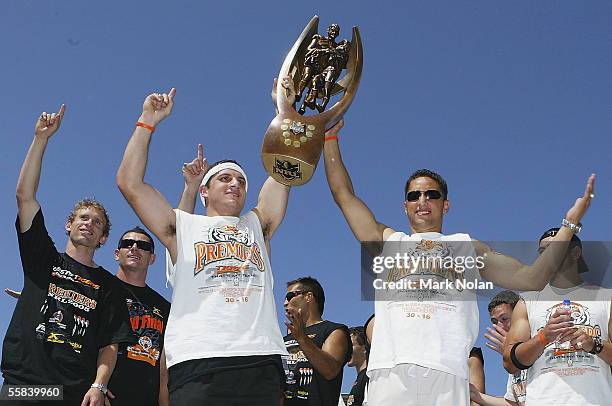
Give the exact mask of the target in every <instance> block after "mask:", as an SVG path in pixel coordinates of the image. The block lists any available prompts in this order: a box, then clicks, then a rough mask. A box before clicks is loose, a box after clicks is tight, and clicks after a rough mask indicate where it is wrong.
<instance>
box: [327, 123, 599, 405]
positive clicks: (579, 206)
mask: <svg viewBox="0 0 612 406" xmlns="http://www.w3.org/2000/svg"><path fill="white" fill-rule="evenodd" d="M342 126H343V121H340V122H339V123H338V124H336V125H335V126H334V127H333V128H331V129H330V130H328V131H327V133H326V137H325V140H326V141H325V145H324V160H325V173H326V176H327V181H328V184H329V187H330V190H331V192H332V196H333V198H334V200H335V202H336V203H337V205H338V206H339V208H340V210H341V212H342V214H343V215H344V217H345V219H346V221H347V222H348V224H349V227H350V229H351V231H352V232H353V234H354V235H355V237H356V238H357V240H359V241H360V242H362V243H367V244H368V248H370V250H371V251H375V252H373V255H375V256H377V258H379V259H383V260H384V261H386V260H387V259H391V262H392V263H394V259H393V258H394V257H395V254H397V255H399V256H402V255H403V256H404V258H409V259H411V261H410V262H409V263H406V264H401V265H400V264H396V265H395V266H393V267H383V269H382V270H381V273H380V274H378V275H376V280H377V281H379V282H380V281H385V282H393V283H394V285H395V284H397V285H400V286H402V285H403V286H408V287H409V288H408V289H403V290H402V289H391V288H388V289H385V288H384V287H381V286H384V285H382V284H379V285H376V286H379V288H376V286H374V288H375V295H376V301H375V303H374V306H375V314H376V330H375V334H374V338H373V342H372V350H371V353H370V359H369V362H368V375H369V376H370V383H369V387H368V403H370V404H373V405H376V406H387V405H390V406H396V405H398V404H402V405H421V404H453V405H459V406H463V405H468V404H469V386H468V366H467V362H466V360H467V358H468V354H469V351H470V349H471V348H472V347H473V344H474V342H475V340H476V337H477V335H478V307H477V304H476V293H475V289H473V288H472V289H469V288H468V289H464V288H460V287H459V286H456V285H454V282H455V281H457V280H461V281H464V282H465V281H466V280H470V281H478V279H479V278H480V277H482V278H484V279H486V280H487V281H489V282H492V283H494V284H496V285H498V286H501V287H505V288H508V289H517V290H528V289H542V288H543V287H544V286H545V285H546V283H547V282H548V280H549V279H550V277H551V275H552V274H553V271H554V270H555V269H556V267H557V265H558V264H559V263H560V262H561V260H562V257H563V255H564V253H565V251H566V250H567V242H568V241H569V240H570V238H571V236H572V235H573V233H574V231H575V230H577V229H578V228H579V222H580V220H581V219H582V217H583V216H584V214H585V212H586V210H587V208H588V206H589V203H590V201H591V199H592V197H593V196H594V195H593V184H594V181H595V175H591V177H590V178H589V180H588V182H587V186H586V188H585V191H584V194H583V196H582V197H581V198H579V199H577V200H576V202H575V204H574V206H573V207H572V208H571V209H570V210H569V211H568V212H567V214H566V216H565V219H564V221H563V224H564V227H563V228H562V230H561V231H560V232H559V234H558V235H557V236H556V237H555V238H556V239H557V240H559V241H563V242H564V243H563V244H559V245H558V246H557V247H555V248H554V249H551V250H547V252H544V253H543V255H540V257H539V258H538V259H537V260H536V261H535V262H534V264H532V265H531V266H528V265H525V264H522V263H521V262H520V261H517V260H515V259H514V258H510V257H508V256H505V255H502V254H499V253H496V252H494V251H492V250H491V248H490V247H488V246H487V245H486V244H483V243H482V242H479V241H475V240H472V238H471V237H470V236H469V235H468V234H463V233H461V234H453V235H444V234H442V223H443V219H444V216H445V214H446V213H447V212H448V211H449V210H450V201H449V198H448V197H449V196H448V187H447V185H446V182H445V181H444V179H442V177H441V176H440V175H439V174H437V173H435V172H434V171H431V170H419V171H416V172H415V173H413V174H412V175H411V176H410V177H409V179H408V181H407V183H406V187H405V189H404V191H405V193H404V199H403V200H404V202H403V206H404V211H405V213H406V216H407V218H408V223H409V227H410V230H411V234H406V233H403V232H397V231H395V230H393V229H392V228H390V227H388V226H386V225H384V224H383V223H381V222H379V221H378V220H377V219H376V218H375V216H374V214H373V213H372V212H371V211H370V209H369V208H368V207H367V206H366V205H365V204H364V202H363V201H361V200H360V199H359V198H358V197H357V196H356V195H355V192H354V190H353V185H352V182H351V179H350V177H349V175H348V172H347V169H346V167H345V166H344V163H343V162H342V158H341V156H340V149H339V143H338V132H339V130H340V128H341V127H342ZM381 253H382V255H380V254H381ZM444 256H445V257H447V258H449V259H451V260H452V264H453V266H451V267H450V268H446V267H443V266H437V265H436V264H435V262H436V261H435V259H436V258H442V257H444ZM420 259H424V261H420ZM430 259H434V261H430ZM455 259H462V260H467V259H471V260H470V264H471V265H472V266H469V267H468V266H466V267H462V269H459V267H458V266H457V265H459V263H458V262H457V263H455ZM432 262H433V265H432ZM464 271H465V272H464ZM468 278H471V279H468ZM423 282H425V284H424V283H423ZM428 282H437V283H439V284H440V285H441V286H443V288H442V289H440V288H437V285H436V286H431V284H430V285H429V286H428V285H427V283H428ZM411 284H412V285H411ZM474 285H476V283H474ZM485 285H486V284H485ZM410 286H416V287H415V288H410ZM444 286H449V288H444ZM476 286H480V285H476ZM432 388H433V389H432Z"/></svg>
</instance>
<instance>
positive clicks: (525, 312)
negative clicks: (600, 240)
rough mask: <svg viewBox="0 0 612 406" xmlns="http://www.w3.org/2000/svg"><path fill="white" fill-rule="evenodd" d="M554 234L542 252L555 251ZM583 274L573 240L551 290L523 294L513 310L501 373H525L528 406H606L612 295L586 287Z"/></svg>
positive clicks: (611, 377) (545, 238)
mask: <svg viewBox="0 0 612 406" xmlns="http://www.w3.org/2000/svg"><path fill="white" fill-rule="evenodd" d="M558 232H559V229H558V228H551V229H549V230H548V231H546V232H545V233H544V234H543V235H542V237H541V238H540V248H539V250H540V252H546V251H548V250H549V249H550V248H551V246H552V245H554V243H553V242H552V241H553V239H554V237H555V235H557V233H558ZM585 269H587V268H586V265H585V263H584V261H583V260H582V242H581V241H580V239H579V238H578V237H577V236H574V237H573V238H572V242H571V243H570V249H569V250H568V252H567V255H566V256H565V259H564V260H563V262H562V264H561V266H560V267H559V270H558V271H557V272H556V273H555V275H554V277H553V278H552V280H551V281H550V284H548V285H547V286H546V287H545V288H544V289H543V290H542V291H540V292H526V293H524V294H523V295H522V299H523V300H520V301H519V302H518V303H517V304H516V306H515V308H514V311H513V313H512V325H511V327H510V331H509V332H508V336H507V337H506V341H505V345H504V367H505V368H506V369H507V370H508V372H510V373H516V372H518V371H521V370H525V369H528V373H527V396H526V399H525V405H526V406H535V405H537V406H549V405H551V406H552V405H576V406H594V405H607V404H610V401H611V399H612V372H611V371H610V365H611V364H612V344H611V343H610V341H611V339H612V319H611V318H610V313H611V312H612V290H610V289H604V288H601V287H599V286H595V285H591V284H588V283H585V282H584V281H583V279H582V277H581V276H580V273H581V272H583V271H584V270H585ZM565 300H567V301H568V302H569V303H566V304H564V303H563V302H564V301H565Z"/></svg>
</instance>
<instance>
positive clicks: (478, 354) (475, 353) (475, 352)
mask: <svg viewBox="0 0 612 406" xmlns="http://www.w3.org/2000/svg"><path fill="white" fill-rule="evenodd" d="M472 357H474V358H477V359H479V360H480V362H482V364H483V365H484V357H483V355H482V349H481V348H480V347H472V349H471V350H470V358H472Z"/></svg>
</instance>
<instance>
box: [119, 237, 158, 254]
mask: <svg viewBox="0 0 612 406" xmlns="http://www.w3.org/2000/svg"><path fill="white" fill-rule="evenodd" d="M134 244H136V246H137V247H138V249H140V250H143V251H149V252H153V244H151V243H150V242H148V241H141V240H130V239H129V238H126V239H125V240H121V241H119V245H118V248H119V249H121V248H128V249H129V248H132V247H133V246H134Z"/></svg>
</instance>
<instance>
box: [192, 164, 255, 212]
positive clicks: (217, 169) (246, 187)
mask: <svg viewBox="0 0 612 406" xmlns="http://www.w3.org/2000/svg"><path fill="white" fill-rule="evenodd" d="M224 169H233V170H235V171H236V172H238V173H240V174H241V175H242V177H243V178H244V182H245V183H244V191H245V192H247V191H248V190H249V181H248V180H247V176H246V173H244V171H243V170H242V168H241V167H240V166H238V165H236V164H235V163H233V162H223V163H222V164H219V165H215V166H213V167H212V168H211V169H209V171H208V172H206V175H204V179H202V183H200V186H206V184H207V183H208V181H209V180H210V178H212V177H213V176H215V175H216V174H218V173H219V172H221V171H222V170H224ZM200 199H201V200H202V204H203V205H204V207H206V201H205V199H204V196H202V194H200Z"/></svg>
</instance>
